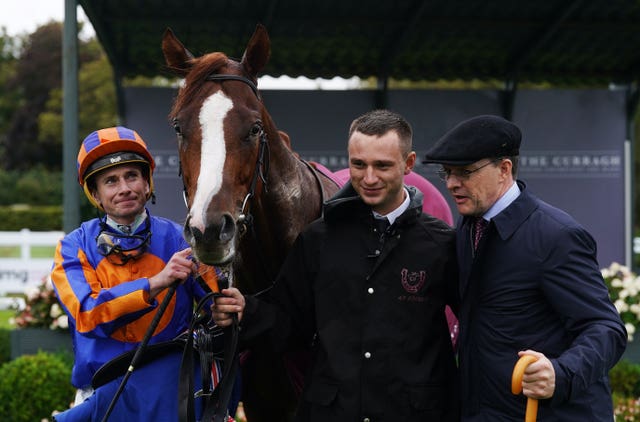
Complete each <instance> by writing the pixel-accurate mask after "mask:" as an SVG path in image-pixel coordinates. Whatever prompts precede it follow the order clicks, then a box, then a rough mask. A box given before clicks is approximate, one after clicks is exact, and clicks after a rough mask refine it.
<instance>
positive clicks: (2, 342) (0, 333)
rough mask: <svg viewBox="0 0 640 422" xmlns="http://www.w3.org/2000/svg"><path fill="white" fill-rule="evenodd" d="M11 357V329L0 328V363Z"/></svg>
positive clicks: (7, 360)
mask: <svg viewBox="0 0 640 422" xmlns="http://www.w3.org/2000/svg"><path fill="white" fill-rule="evenodd" d="M10 359H11V330H9V329H7V328H0V365H2V364H3V363H5V362H9V360H10Z"/></svg>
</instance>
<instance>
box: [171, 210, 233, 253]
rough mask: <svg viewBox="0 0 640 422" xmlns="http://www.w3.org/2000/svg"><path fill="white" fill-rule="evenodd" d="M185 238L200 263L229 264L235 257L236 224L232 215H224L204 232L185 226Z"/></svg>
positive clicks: (188, 222)
mask: <svg viewBox="0 0 640 422" xmlns="http://www.w3.org/2000/svg"><path fill="white" fill-rule="evenodd" d="M184 237H185V239H186V240H187V242H188V243H189V244H190V245H191V248H192V249H193V252H194V256H195V257H196V258H197V259H198V261H200V262H203V263H205V264H209V265H220V264H228V263H229V262H231V260H233V258H234V256H235V239H236V224H235V222H234V221H233V218H232V217H231V215H230V214H227V213H225V214H222V217H221V218H219V219H217V222H212V223H209V224H207V226H206V227H205V229H204V232H203V231H202V230H201V229H200V228H198V227H194V226H192V225H191V224H190V218H189V217H187V221H186V222H185V225H184Z"/></svg>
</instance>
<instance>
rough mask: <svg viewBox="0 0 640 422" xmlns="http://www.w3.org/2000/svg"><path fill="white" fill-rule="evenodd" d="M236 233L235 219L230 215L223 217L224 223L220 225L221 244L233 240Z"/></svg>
mask: <svg viewBox="0 0 640 422" xmlns="http://www.w3.org/2000/svg"><path fill="white" fill-rule="evenodd" d="M234 232H235V224H234V222H233V218H231V216H230V215H229V214H225V215H223V216H222V223H221V224H220V236H219V239H220V241H221V242H228V241H229V240H231V239H232V238H233V234H234Z"/></svg>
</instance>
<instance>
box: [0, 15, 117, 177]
mask: <svg viewBox="0 0 640 422" xmlns="http://www.w3.org/2000/svg"><path fill="white" fill-rule="evenodd" d="M62 29H63V28H62V23H60V22H53V21H52V22H50V23H48V24H45V25H43V26H40V27H39V28H37V29H36V31H35V32H34V33H32V34H30V35H29V36H28V37H27V38H26V40H25V41H24V45H23V48H22V49H21V50H20V52H19V55H18V57H17V59H16V60H15V65H14V68H15V69H14V70H13V71H12V72H10V76H8V77H7V84H6V85H5V84H3V86H10V87H12V89H13V91H11V93H12V94H13V101H12V103H11V104H12V105H13V107H9V108H8V110H7V112H6V114H7V115H10V117H9V119H8V120H9V122H8V124H7V127H6V128H3V127H2V125H1V123H2V121H1V120H0V133H5V134H6V136H4V137H0V142H2V147H3V148H2V150H3V151H2V152H3V155H4V157H5V159H4V160H3V165H4V166H5V169H15V170H25V169H28V168H31V167H33V166H34V165H36V164H39V165H42V166H44V167H45V168H47V169H51V170H60V169H61V168H62ZM78 48H79V52H80V53H79V58H78V62H79V66H80V73H79V79H80V84H79V91H80V92H79V95H80V99H79V119H80V130H81V132H80V133H81V134H83V135H84V134H86V133H88V132H87V131H86V130H85V129H86V128H91V129H90V130H89V132H90V131H91V130H94V129H95V127H101V126H109V125H113V123H114V122H115V120H116V117H115V116H116V107H115V101H116V100H115V89H114V87H113V77H112V76H111V75H112V73H111V67H110V65H109V63H108V61H107V59H106V56H105V54H104V52H103V51H102V49H101V47H100V45H99V44H98V42H97V41H96V40H95V38H92V39H90V40H88V41H80V43H79V46H78ZM0 65H1V62H0ZM9 69H11V68H9ZM2 74H3V73H2V67H0V78H2ZM1 113H2V103H0V119H2V114H1ZM79 142H80V140H79V141H78V144H79Z"/></svg>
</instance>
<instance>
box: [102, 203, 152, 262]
mask: <svg viewBox="0 0 640 422" xmlns="http://www.w3.org/2000/svg"><path fill="white" fill-rule="evenodd" d="M149 220H150V218H149V215H148V214H147V218H146V219H145V227H144V229H143V231H142V232H141V233H140V234H124V233H117V232H114V231H112V229H111V228H110V227H109V226H108V225H107V224H106V217H105V221H101V222H100V226H101V228H102V231H101V232H100V233H99V234H98V236H96V247H97V248H98V253H100V255H102V256H104V257H106V258H107V259H108V260H109V262H110V263H112V264H114V265H124V264H126V263H127V262H129V261H131V260H135V259H137V258H139V257H141V256H142V255H143V254H144V253H145V252H146V250H147V246H149V241H150V240H151V230H150V228H151V227H150V221H149Z"/></svg>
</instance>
